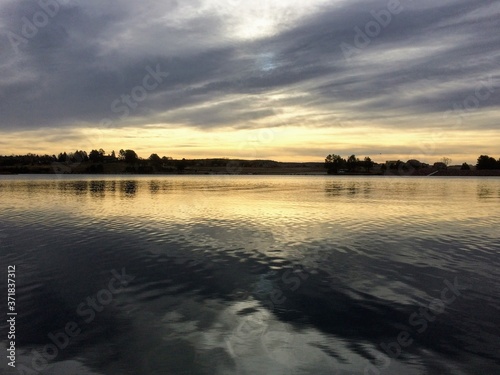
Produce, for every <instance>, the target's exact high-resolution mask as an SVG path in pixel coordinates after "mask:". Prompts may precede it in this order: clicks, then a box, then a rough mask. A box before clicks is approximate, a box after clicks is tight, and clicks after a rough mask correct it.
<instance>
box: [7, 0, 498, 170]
mask: <svg viewBox="0 0 500 375" xmlns="http://www.w3.org/2000/svg"><path fill="white" fill-rule="evenodd" d="M499 29H500V1H493V0H474V1H472V0H440V1H436V0H432V1H431V0H401V1H400V2H398V1H397V0H390V1H388V0H383V1H379V0H370V1H369V0H363V1H355V0H349V1H347V0H308V1H295V0H267V1H243V0H183V1H181V0H165V1H158V0H157V1H153V0H143V1H131V0H120V1H117V0H110V1H97V0H40V1H35V0H0V31H1V34H2V35H1V38H0V64H1V75H0V154H11V153H26V152H35V153H50V154H52V153H58V152H60V151H72V150H75V149H84V150H87V151H89V150H90V149H93V148H101V147H102V148H104V149H105V150H106V151H108V152H110V151H111V150H112V149H114V150H119V149H120V148H132V149H135V150H136V151H137V152H138V154H139V155H140V156H142V157H148V156H149V154H151V153H153V152H155V153H158V154H160V155H161V156H163V155H167V156H173V157H176V158H177V157H179V158H182V157H186V158H194V157H200V158H203V157H238V158H259V159H274V160H280V161H287V160H289V161H322V160H323V159H324V157H325V155H327V154H329V153H337V154H341V155H343V156H348V155H350V154H353V153H354V154H356V155H357V156H359V157H363V156H365V155H369V156H371V157H372V158H373V159H374V160H376V161H385V160H388V159H391V160H392V159H398V158H399V159H403V160H407V159H410V158H417V159H420V160H423V161H427V162H433V161H436V160H439V159H440V158H441V157H443V156H446V157H450V158H452V159H453V162H454V163H462V162H464V161H466V162H475V160H476V158H477V156H478V155H480V154H490V155H492V156H496V157H500V149H499V145H500V142H499V141H500V132H499V130H498V127H499V126H500V110H499V108H500V107H499V105H500V33H499Z"/></svg>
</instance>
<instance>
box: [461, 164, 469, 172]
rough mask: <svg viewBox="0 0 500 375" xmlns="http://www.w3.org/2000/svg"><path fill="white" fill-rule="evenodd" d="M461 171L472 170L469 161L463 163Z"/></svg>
mask: <svg viewBox="0 0 500 375" xmlns="http://www.w3.org/2000/svg"><path fill="white" fill-rule="evenodd" d="M460 170H461V171H470V166H469V164H467V163H463V164H462V166H461V167H460Z"/></svg>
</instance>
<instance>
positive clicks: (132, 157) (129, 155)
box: [120, 150, 139, 164]
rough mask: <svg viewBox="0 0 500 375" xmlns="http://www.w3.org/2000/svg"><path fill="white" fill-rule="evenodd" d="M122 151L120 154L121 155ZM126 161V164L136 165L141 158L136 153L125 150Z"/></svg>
mask: <svg viewBox="0 0 500 375" xmlns="http://www.w3.org/2000/svg"><path fill="white" fill-rule="evenodd" d="M121 151H122V150H120V153H121ZM123 157H124V160H125V162H126V163H129V164H133V163H136V162H137V161H139V157H138V156H137V154H136V153H135V151H134V150H125V151H124V156H123Z"/></svg>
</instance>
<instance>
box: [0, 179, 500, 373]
mask: <svg viewBox="0 0 500 375" xmlns="http://www.w3.org/2000/svg"><path fill="white" fill-rule="evenodd" d="M0 214H1V215H0V246H1V252H0V260H1V262H0V263H1V268H2V269H1V272H0V275H1V276H2V280H3V281H2V283H0V295H1V298H2V300H3V301H4V302H3V303H2V304H1V306H2V311H3V314H5V313H6V312H7V310H6V306H7V304H6V301H7V294H8V290H7V271H8V266H15V281H16V282H15V312H16V313H17V315H16V319H15V322H16V324H15V349H16V350H15V364H16V368H15V369H14V368H12V367H10V366H9V365H8V362H9V360H8V359H7V360H5V357H4V360H2V361H1V362H0V363H1V370H2V373H5V374H23V373H24V374H51V375H52V374H55V375H59V374H61V375H67V374H82V375H90V374H93V375H94V374H95V375H96V374H106V375H108V374H109V375H114V374H117V375H118V374H120V375H123V374H131V375H132V374H134V375H135V374H141V375H142V374H153V375H156V374H158V375H160V374H162V375H163V374H190V375H191V374H221V375H222V374H287V375H288V374H345V375H354V374H360V375H361V374H398V375H399V374H410V375H411V374H415V375H417V374H422V375H423V374H440V375H442V374H478V373H484V374H498V373H500V340H499V337H500V256H499V255H500V244H499V233H500V231H499V229H500V178H440V177H422V178H420V177H408V178H404V177H382V176H381V177H373V176H371V177H355V176H210V175H207V176H84V175H79V176H66V175H63V176H48V175H47V176H32V175H25V176H23V175H20V176H0ZM5 316H6V315H4V318H2V323H0V327H1V337H0V347H1V349H2V352H3V353H4V354H5V353H6V352H8V350H7V349H8V348H9V345H10V341H11V340H8V339H7V334H8V330H9V329H10V328H9V323H8V322H7V318H5Z"/></svg>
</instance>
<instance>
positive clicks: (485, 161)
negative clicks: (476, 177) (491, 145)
mask: <svg viewBox="0 0 500 375" xmlns="http://www.w3.org/2000/svg"><path fill="white" fill-rule="evenodd" d="M476 169H500V162H497V161H496V160H495V158H492V157H490V156H488V155H481V156H480V157H478V158H477V164H476Z"/></svg>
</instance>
